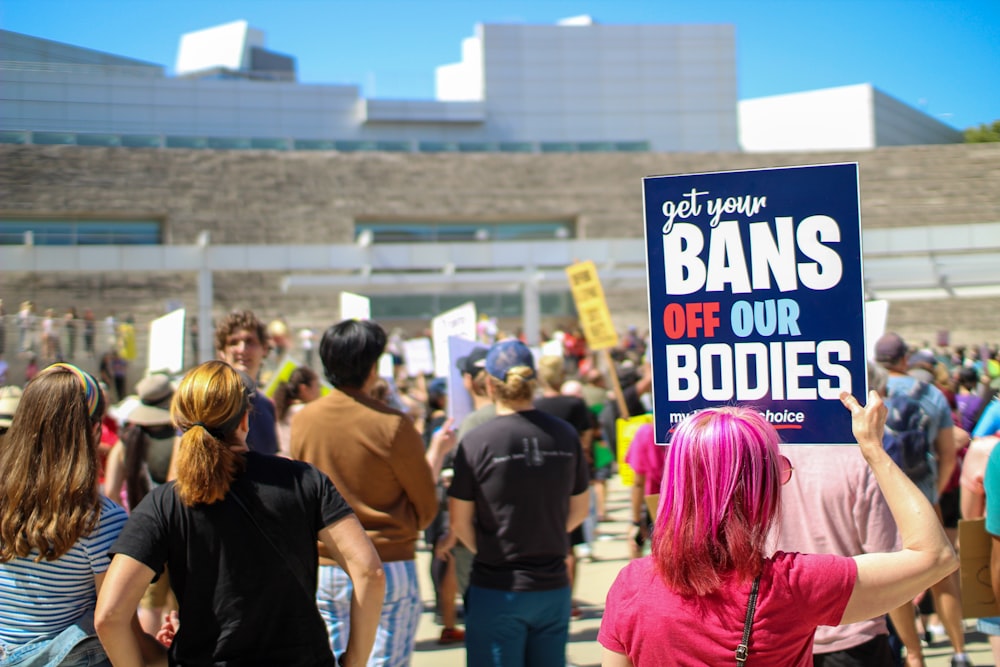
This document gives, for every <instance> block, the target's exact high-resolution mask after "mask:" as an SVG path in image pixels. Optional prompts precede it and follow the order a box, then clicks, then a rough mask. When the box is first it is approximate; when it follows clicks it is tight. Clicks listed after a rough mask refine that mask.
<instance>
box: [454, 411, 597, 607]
mask: <svg viewBox="0 0 1000 667" xmlns="http://www.w3.org/2000/svg"><path fill="white" fill-rule="evenodd" d="M454 468H455V477H454V479H453V480H452V483H451V487H450V488H449V489H448V495H450V496H452V497H454V498H458V499H460V500H467V501H472V502H474V503H475V524H476V549H477V553H476V557H475V560H474V561H473V565H472V577H471V583H472V584H473V585H475V586H480V587H483V588H493V589H499V590H508V591H540V590H552V589H556V588H562V587H564V586H568V585H569V579H568V577H567V574H566V564H565V558H566V552H567V551H568V549H569V543H568V541H567V536H566V519H567V517H568V515H569V499H570V496H574V495H578V494H581V493H584V492H585V491H587V485H588V479H587V462H586V459H585V458H584V456H583V451H582V450H581V448H580V438H579V436H578V435H577V433H576V431H575V430H574V429H573V427H572V426H570V425H569V423H567V422H566V421H564V420H562V419H559V418H558V417H553V416H552V415H549V414H546V413H544V412H541V411H539V410H526V411H524V412H517V413H514V414H511V415H503V416H499V417H496V418H494V419H492V420H490V421H488V422H486V423H485V424H483V425H482V426H478V427H476V428H475V429H473V430H472V431H470V432H469V433H467V434H466V435H465V437H464V438H463V439H462V442H460V443H459V445H458V450H457V453H456V455H455V466H454Z"/></svg>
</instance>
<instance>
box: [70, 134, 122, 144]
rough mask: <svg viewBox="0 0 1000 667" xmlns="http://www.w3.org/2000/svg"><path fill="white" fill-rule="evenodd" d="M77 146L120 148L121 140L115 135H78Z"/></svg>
mask: <svg viewBox="0 0 1000 667" xmlns="http://www.w3.org/2000/svg"><path fill="white" fill-rule="evenodd" d="M76 143H77V145H78V146H121V145H122V138H121V137H120V136H118V135H117V134H78V135H76Z"/></svg>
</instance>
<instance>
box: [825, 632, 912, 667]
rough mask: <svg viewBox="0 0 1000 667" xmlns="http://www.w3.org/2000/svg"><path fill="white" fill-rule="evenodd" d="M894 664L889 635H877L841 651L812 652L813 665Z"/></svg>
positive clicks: (878, 666) (882, 666)
mask: <svg viewBox="0 0 1000 667" xmlns="http://www.w3.org/2000/svg"><path fill="white" fill-rule="evenodd" d="M894 664H896V663H895V661H894V660H893V658H892V649H891V648H889V635H879V636H878V637H875V638H874V639H870V640H868V641H866V642H865V643H864V644H858V645H857V646H853V647H851V648H848V649H844V650H843V651H834V652H833V653H814V654H813V667H885V665H894Z"/></svg>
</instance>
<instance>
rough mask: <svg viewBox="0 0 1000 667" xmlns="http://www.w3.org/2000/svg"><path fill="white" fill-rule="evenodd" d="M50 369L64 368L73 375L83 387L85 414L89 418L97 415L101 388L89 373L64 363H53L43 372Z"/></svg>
mask: <svg viewBox="0 0 1000 667" xmlns="http://www.w3.org/2000/svg"><path fill="white" fill-rule="evenodd" d="M51 368H64V369H66V370H68V371H69V372H70V373H72V374H73V375H75V376H76V377H77V379H79V380H80V384H81V385H82V386H83V396H84V400H85V401H86V402H87V414H88V415H89V416H90V417H93V416H94V415H95V414H97V405H98V403H100V397H101V388H100V387H98V386H97V381H96V380H94V378H93V376H92V375H91V374H90V373H87V372H84V371H82V370H80V369H79V368H77V367H76V366H74V365H73V364H67V363H66V362H64V361H60V362H58V363H54V364H52V365H51V366H49V368H46V369H45V370H49V369H51Z"/></svg>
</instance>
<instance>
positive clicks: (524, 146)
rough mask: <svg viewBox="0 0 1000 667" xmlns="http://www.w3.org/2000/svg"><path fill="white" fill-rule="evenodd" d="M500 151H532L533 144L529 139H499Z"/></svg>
mask: <svg viewBox="0 0 1000 667" xmlns="http://www.w3.org/2000/svg"><path fill="white" fill-rule="evenodd" d="M500 151H501V152H503V153H534V152H535V145H534V144H533V143H531V142H529V141H501V142H500Z"/></svg>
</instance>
